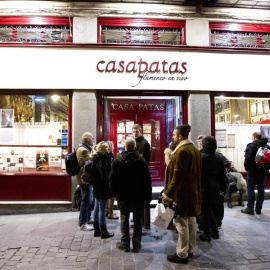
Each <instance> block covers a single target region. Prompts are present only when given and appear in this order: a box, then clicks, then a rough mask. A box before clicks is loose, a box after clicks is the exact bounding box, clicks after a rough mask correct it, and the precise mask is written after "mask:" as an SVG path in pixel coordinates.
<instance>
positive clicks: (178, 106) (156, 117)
mask: <svg viewBox="0 0 270 270" xmlns="http://www.w3.org/2000/svg"><path fill="white" fill-rule="evenodd" d="M98 101H99V100H98ZM182 103H183V98H182V96H163V97H157V96H156V97H154V96H150V97H149V96H144V97H142V96H125V97H124V96H103V99H102V112H103V123H102V130H103V132H102V133H103V134H102V140H110V141H112V142H113V143H114V154H115V155H116V154H117V153H119V152H123V151H124V147H125V140H126V139H127V138H128V137H132V127H133V125H134V124H139V125H140V126H141V127H142V135H143V136H144V137H145V139H146V140H147V141H148V142H149V144H150V147H151V154H150V163H149V170H150V173H151V177H152V185H153V186H164V178H165V167H166V166H165V157H164V150H165V148H167V147H168V145H169V143H170V142H171V141H172V133H173V129H174V127H175V126H177V125H179V124H181V123H182V122H183V110H182V108H183V106H182V105H183V104H182ZM99 116H100V115H99V113H98V119H99ZM100 129H101V128H99V126H98V130H100ZM97 135H98V134H97ZM97 139H98V140H99V136H97Z"/></svg>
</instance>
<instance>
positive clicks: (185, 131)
mask: <svg viewBox="0 0 270 270" xmlns="http://www.w3.org/2000/svg"><path fill="white" fill-rule="evenodd" d="M174 129H175V130H176V132H177V135H180V134H181V135H182V136H183V138H184V139H187V138H188V135H189V132H190V131H191V126H190V125H189V124H185V125H179V126H177V127H175V128H174Z"/></svg>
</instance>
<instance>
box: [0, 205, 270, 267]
mask: <svg viewBox="0 0 270 270" xmlns="http://www.w3.org/2000/svg"><path fill="white" fill-rule="evenodd" d="M240 209H241V208H240V207H234V208H233V209H228V208H227V207H226V206H225V219H224V221H223V226H222V229H221V230H220V239H218V240H213V241H212V242H211V243H210V244H208V243H203V242H200V240H198V241H197V247H196V249H195V250H194V255H195V256H194V259H192V260H190V263H189V264H188V265H177V264H173V263H170V262H168V261H167V259H166V256H167V255H168V254H173V253H174V252H175V247H176V242H177V237H178V235H177V234H176V233H175V232H173V231H168V230H162V229H159V228H157V227H155V226H151V230H144V232H143V234H144V236H143V240H142V244H143V247H142V250H141V252H140V253H137V254H136V253H132V252H130V253H125V252H121V251H119V250H118V249H116V247H115V245H116V242H118V241H119V240H120V237H121V233H120V230H119V225H120V222H119V220H107V222H108V230H109V231H112V232H114V233H115V236H114V237H113V238H110V239H105V240H101V239H100V238H96V237H93V232H82V231H79V230H78V227H77V221H78V212H63V213H48V214H31V215H10V216H0V269H1V270H2V269H3V270H4V269H17V268H20V269H53V270H54V269H67V270H68V269H91V270H110V269H112V270H142V269H149V270H159V269H163V270H168V269H240V270H245V269H252V270H253V269H270V254H269V242H270V226H269V221H270V201H265V204H264V209H263V214H262V215H254V216H248V215H244V214H241V213H240ZM152 211H153V209H152Z"/></svg>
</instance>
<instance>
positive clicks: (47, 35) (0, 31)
mask: <svg viewBox="0 0 270 270" xmlns="http://www.w3.org/2000/svg"><path fill="white" fill-rule="evenodd" d="M71 25H72V21H71V20H69V18H54V17H50V18H48V17H33V18H30V17H0V42H3V43H4V42H7V43H18V42H19V43H31V42H35V43H55V42H61V43H65V42H71V41H72V38H71V30H72V29H71Z"/></svg>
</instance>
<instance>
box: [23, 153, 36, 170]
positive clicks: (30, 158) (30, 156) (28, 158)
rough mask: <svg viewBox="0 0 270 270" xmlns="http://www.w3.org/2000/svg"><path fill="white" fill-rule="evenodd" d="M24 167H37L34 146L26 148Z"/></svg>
mask: <svg viewBox="0 0 270 270" xmlns="http://www.w3.org/2000/svg"><path fill="white" fill-rule="evenodd" d="M24 168H32V169H33V168H36V150H35V149H33V148H25V149H24Z"/></svg>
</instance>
